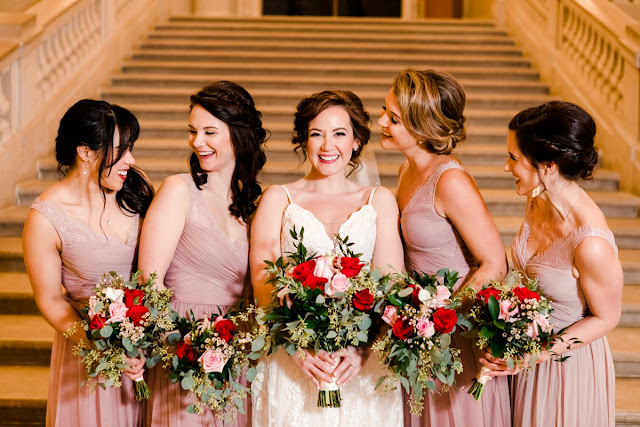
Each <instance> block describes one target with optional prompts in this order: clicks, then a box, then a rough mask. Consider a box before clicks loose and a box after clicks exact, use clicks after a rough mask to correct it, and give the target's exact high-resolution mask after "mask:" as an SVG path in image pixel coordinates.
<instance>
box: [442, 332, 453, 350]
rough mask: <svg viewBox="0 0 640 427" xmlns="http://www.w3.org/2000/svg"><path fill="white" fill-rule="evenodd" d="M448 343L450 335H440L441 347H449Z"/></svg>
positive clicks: (449, 342) (449, 343)
mask: <svg viewBox="0 0 640 427" xmlns="http://www.w3.org/2000/svg"><path fill="white" fill-rule="evenodd" d="M449 345H451V335H449V334H443V335H440V347H441V348H442V349H446V348H449Z"/></svg>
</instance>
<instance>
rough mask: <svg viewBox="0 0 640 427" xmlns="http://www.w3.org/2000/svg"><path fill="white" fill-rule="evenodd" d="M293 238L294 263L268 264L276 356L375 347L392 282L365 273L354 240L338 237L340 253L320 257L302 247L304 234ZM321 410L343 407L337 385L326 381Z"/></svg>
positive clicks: (269, 315) (267, 311) (269, 313)
mask: <svg viewBox="0 0 640 427" xmlns="http://www.w3.org/2000/svg"><path fill="white" fill-rule="evenodd" d="M290 233H291V235H292V237H293V239H294V240H296V241H298V243H297V247H296V252H293V253H291V254H290V256H289V259H290V262H287V263H285V262H283V260H282V258H279V259H278V260H277V262H276V263H272V262H269V261H265V262H266V264H267V267H266V270H267V271H268V272H269V273H270V274H271V275H272V280H271V282H272V283H273V284H274V287H275V289H274V291H273V302H272V304H271V305H269V306H267V307H266V309H265V314H264V316H263V321H264V322H266V324H267V325H268V326H269V327H270V339H271V352H272V353H273V352H275V351H277V350H278V348H279V347H280V346H282V347H284V349H285V350H286V351H287V352H288V353H289V354H290V355H294V354H295V353H296V351H300V350H303V349H307V348H309V349H313V350H314V351H315V352H316V353H318V352H319V351H320V350H324V351H327V352H329V353H332V352H335V351H337V350H340V349H342V348H346V347H347V346H354V347H358V346H365V345H367V344H369V343H371V342H372V340H373V338H374V337H375V336H376V334H377V332H378V330H377V328H376V325H375V324H374V322H373V318H372V316H373V315H374V312H375V309H376V307H377V309H378V310H379V309H380V307H381V303H382V293H381V292H378V291H379V289H378V288H379V287H380V286H382V285H381V283H384V281H385V280H387V279H388V276H383V277H380V274H379V273H378V272H371V273H370V272H368V271H366V270H363V269H362V267H363V266H364V265H365V263H364V262H362V261H361V260H360V259H359V258H358V255H357V254H353V253H352V252H351V250H350V246H351V245H352V243H349V241H348V237H346V238H344V239H343V240H340V239H339V238H338V237H336V239H337V246H338V249H337V250H336V252H339V253H337V254H330V255H321V256H317V255H316V254H308V253H307V250H306V248H305V247H304V245H303V244H302V237H303V234H304V228H303V229H301V230H300V233H299V234H298V233H297V232H296V230H295V228H294V229H293V230H291V231H290ZM300 354H302V355H304V353H303V352H300ZM318 407H322V408H326V407H330V408H338V407H340V390H339V389H338V387H337V385H336V384H334V383H325V382H322V381H321V385H320V392H319V394H318Z"/></svg>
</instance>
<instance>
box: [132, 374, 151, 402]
mask: <svg viewBox="0 0 640 427" xmlns="http://www.w3.org/2000/svg"><path fill="white" fill-rule="evenodd" d="M133 381H134V384H135V388H136V399H137V400H142V399H149V397H151V392H149V387H148V386H147V382H146V381H145V380H144V378H143V377H138V378H136V379H135V380H133Z"/></svg>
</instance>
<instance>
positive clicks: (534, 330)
mask: <svg viewBox="0 0 640 427" xmlns="http://www.w3.org/2000/svg"><path fill="white" fill-rule="evenodd" d="M538 325H540V327H541V328H542V330H543V331H544V330H545V329H548V328H549V326H551V325H550V324H549V320H548V319H547V318H546V317H544V316H543V315H542V314H540V313H538V316H537V317H536V318H535V319H534V320H533V321H532V322H531V323H529V325H528V326H527V330H526V331H525V332H524V334H525V335H526V336H528V337H530V338H535V337H537V336H538V335H539V331H538Z"/></svg>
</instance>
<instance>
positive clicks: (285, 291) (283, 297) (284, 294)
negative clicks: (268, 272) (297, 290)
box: [276, 286, 293, 308]
mask: <svg viewBox="0 0 640 427" xmlns="http://www.w3.org/2000/svg"><path fill="white" fill-rule="evenodd" d="M276 296H277V297H278V299H279V300H280V305H284V304H285V301H286V302H287V307H288V308H291V305H292V304H293V303H292V302H291V298H289V286H285V287H284V288H282V289H280V292H278V294H277V295H276Z"/></svg>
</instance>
